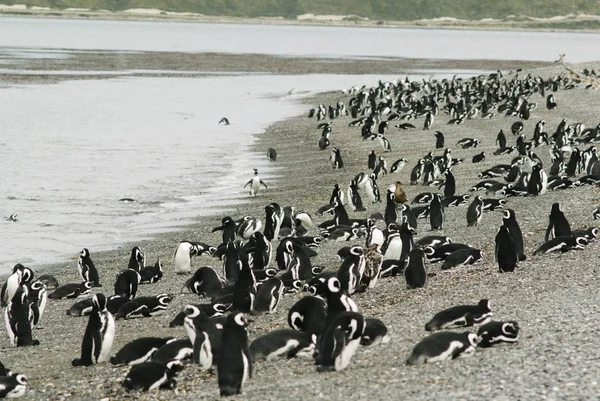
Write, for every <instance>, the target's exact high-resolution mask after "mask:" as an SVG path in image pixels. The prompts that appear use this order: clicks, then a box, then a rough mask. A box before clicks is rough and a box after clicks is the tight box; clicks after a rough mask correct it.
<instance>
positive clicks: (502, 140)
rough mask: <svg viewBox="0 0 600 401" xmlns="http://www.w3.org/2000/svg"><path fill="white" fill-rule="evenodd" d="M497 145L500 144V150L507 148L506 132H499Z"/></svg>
mask: <svg viewBox="0 0 600 401" xmlns="http://www.w3.org/2000/svg"><path fill="white" fill-rule="evenodd" d="M496 143H497V144H498V148H500V149H504V148H506V135H504V131H502V130H500V131H498V135H497V136H496Z"/></svg>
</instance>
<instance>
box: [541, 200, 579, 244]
mask: <svg viewBox="0 0 600 401" xmlns="http://www.w3.org/2000/svg"><path fill="white" fill-rule="evenodd" d="M548 218H549V220H550V221H549V222H548V228H546V235H545V237H544V240H545V241H548V240H550V239H552V238H556V237H570V236H571V234H572V232H571V225H570V224H569V221H568V220H567V218H566V217H565V214H564V213H563V211H562V208H561V207H560V204H559V203H553V204H552V209H551V210H550V215H549V216H548Z"/></svg>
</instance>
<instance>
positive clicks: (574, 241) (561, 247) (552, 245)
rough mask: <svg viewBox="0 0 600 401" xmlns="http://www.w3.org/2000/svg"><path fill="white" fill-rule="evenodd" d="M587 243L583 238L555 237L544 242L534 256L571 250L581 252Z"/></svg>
mask: <svg viewBox="0 0 600 401" xmlns="http://www.w3.org/2000/svg"><path fill="white" fill-rule="evenodd" d="M588 243H589V241H588V240H587V239H586V238H585V237H555V238H552V239H550V240H548V241H546V242H544V243H543V244H542V245H540V247H539V248H538V249H536V251H535V252H534V253H533V254H534V255H540V254H545V253H550V252H568V251H570V250H572V249H577V250H582V249H584V248H585V246H586V245H587V244H588Z"/></svg>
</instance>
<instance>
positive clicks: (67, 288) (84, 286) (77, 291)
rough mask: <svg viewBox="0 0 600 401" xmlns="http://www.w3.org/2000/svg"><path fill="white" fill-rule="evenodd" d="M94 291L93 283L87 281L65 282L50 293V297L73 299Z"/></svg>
mask: <svg viewBox="0 0 600 401" xmlns="http://www.w3.org/2000/svg"><path fill="white" fill-rule="evenodd" d="M91 291H92V283H90V282H88V281H86V282H84V283H79V284H77V283H70V284H63V285H61V286H60V287H58V288H57V289H55V290H54V291H53V292H51V293H50V294H49V295H48V298H50V299H64V298H67V299H73V298H79V297H81V296H83V295H87V294H89V293H90V292H91Z"/></svg>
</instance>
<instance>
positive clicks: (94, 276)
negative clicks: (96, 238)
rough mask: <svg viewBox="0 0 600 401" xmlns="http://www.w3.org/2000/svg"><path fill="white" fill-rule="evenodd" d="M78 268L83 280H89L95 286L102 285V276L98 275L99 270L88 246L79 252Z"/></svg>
mask: <svg viewBox="0 0 600 401" xmlns="http://www.w3.org/2000/svg"><path fill="white" fill-rule="evenodd" d="M77 268H78V269H79V275H80V276H81V279H82V280H83V281H89V282H90V283H92V286H93V287H102V285H101V284H100V278H99V277H98V270H97V269H96V266H95V265H94V262H93V261H92V258H91V257H90V251H89V250H88V249H87V248H83V249H82V250H81V252H80V253H79V258H78V259H77Z"/></svg>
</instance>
